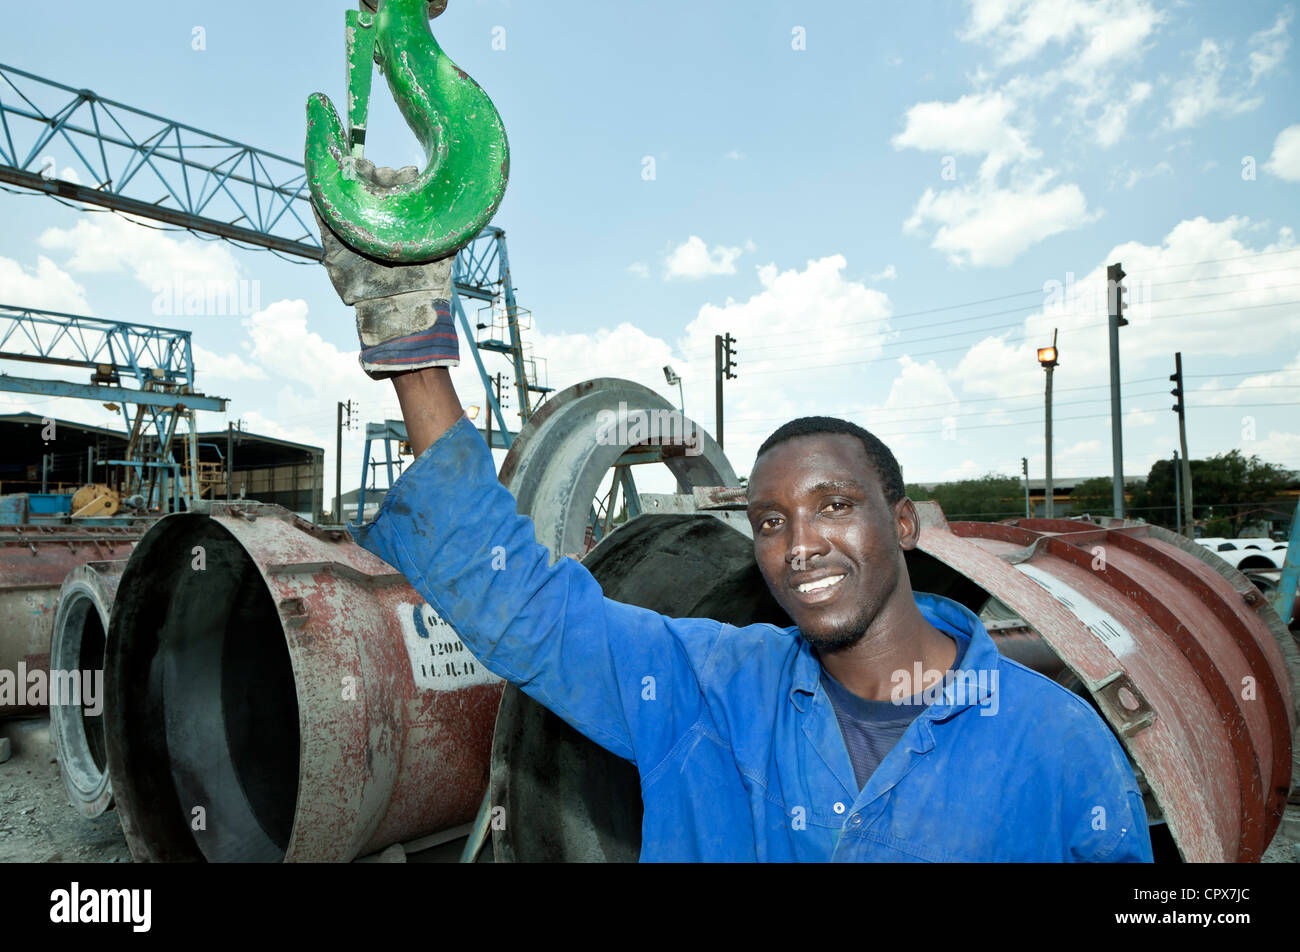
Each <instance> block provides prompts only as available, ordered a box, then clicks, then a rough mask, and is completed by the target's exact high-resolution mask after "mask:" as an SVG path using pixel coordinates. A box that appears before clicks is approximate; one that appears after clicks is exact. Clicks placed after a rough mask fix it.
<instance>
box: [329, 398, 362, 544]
mask: <svg viewBox="0 0 1300 952" xmlns="http://www.w3.org/2000/svg"><path fill="white" fill-rule="evenodd" d="M344 407H346V408H347V411H348V422H347V428H348V429H349V430H350V429H352V401H351V400H349V401H348V402H347V403H343V402H342V401H340V402H339V405H338V421H337V424H336V427H335V432H336V434H337V437H338V440H337V443H336V444H335V452H334V521H335V522H337V523H338V524H339V525H344V524H345V523H346V521H347V520H345V519H344V518H343V409H344ZM357 521H358V522H360V521H361V513H357Z"/></svg>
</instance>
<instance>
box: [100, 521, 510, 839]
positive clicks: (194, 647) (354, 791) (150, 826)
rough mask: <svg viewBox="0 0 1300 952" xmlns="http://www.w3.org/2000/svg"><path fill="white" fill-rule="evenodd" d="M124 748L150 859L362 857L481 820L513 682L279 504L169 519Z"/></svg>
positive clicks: (132, 822)
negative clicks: (504, 681) (506, 685)
mask: <svg viewBox="0 0 1300 952" xmlns="http://www.w3.org/2000/svg"><path fill="white" fill-rule="evenodd" d="M105 667H106V679H105V680H106V684H107V694H108V698H107V704H106V710H105V714H106V720H105V725H104V727H105V738H106V747H107V754H108V764H109V774H110V779H111V782H112V787H113V795H114V798H115V799H116V803H117V810H118V814H119V816H120V818H121V822H122V829H123V831H124V832H125V834H126V838H127V843H128V845H129V847H130V849H131V854H132V856H133V857H135V858H136V859H137V860H140V861H174V860H182V861H183V860H204V859H206V860H210V861H315V862H321V861H347V860H351V859H354V858H356V857H358V856H362V855H367V854H370V853H374V852H377V851H378V850H380V849H382V848H384V847H386V846H388V845H391V844H394V843H400V842H406V841H409V840H412V839H415V838H417V837H419V836H422V835H425V834H429V833H433V832H438V831H442V830H448V829H451V828H453V827H456V826H459V825H461V824H465V823H468V822H470V821H472V820H473V819H474V815H475V811H476V809H477V807H478V804H479V801H480V799H481V797H482V795H483V791H484V789H485V787H486V784H487V771H488V755H489V751H490V742H491V733H490V732H491V729H492V718H493V715H494V714H495V712H496V706H497V701H498V699H499V697H500V693H501V684H500V682H499V680H497V679H496V678H495V677H494V676H492V675H491V674H489V673H488V672H487V671H486V669H484V668H483V667H482V666H481V665H478V664H477V662H476V661H475V660H474V659H473V657H472V656H471V655H470V654H469V653H468V652H467V651H466V650H465V648H464V646H463V645H461V644H460V642H459V640H458V639H457V638H456V636H455V633H454V632H453V631H452V630H451V629H450V628H449V627H448V626H446V625H445V624H444V623H442V622H441V620H440V619H438V618H437V616H436V615H434V614H433V612H432V610H431V609H429V608H428V606H427V605H425V604H424V601H423V599H421V598H420V597H419V596H418V595H417V594H416V592H415V590H414V589H412V588H411V586H410V585H409V584H408V583H407V582H406V580H405V579H404V578H403V577H402V576H401V575H399V574H398V573H397V572H396V571H395V570H394V569H393V568H392V567H391V566H389V565H388V564H387V563H385V562H383V561H382V560H380V559H378V558H377V557H375V556H374V555H372V554H371V553H369V552H367V551H365V550H364V549H362V548H361V547H360V546H358V545H356V544H355V543H354V542H353V541H352V539H351V537H350V536H348V535H347V533H346V532H344V531H342V530H338V529H324V528H321V527H317V526H313V525H311V524H310V523H307V522H305V521H303V520H301V519H299V518H298V517H296V516H294V515H293V514H292V513H289V512H288V511H286V510H284V509H281V508H280V507H278V506H260V505H254V504H220V503H218V504H213V506H212V507H211V512H210V513H207V514H197V513H195V514H190V513H184V514H177V515H171V516H167V517H165V518H163V519H161V520H160V521H159V522H158V524H157V525H156V526H155V527H154V528H153V529H152V530H151V531H150V532H149V533H148V534H147V535H146V536H145V537H144V538H143V539H142V540H141V541H140V544H139V546H138V547H137V549H136V552H135V553H134V554H133V556H132V558H131V560H130V562H129V563H128V565H127V567H126V570H125V572H124V573H123V575H122V580H121V583H120V586H119V588H118V595H117V602H116V607H115V610H114V613H113V617H112V621H111V624H110V629H109V636H108V650H107V655H106V663H105Z"/></svg>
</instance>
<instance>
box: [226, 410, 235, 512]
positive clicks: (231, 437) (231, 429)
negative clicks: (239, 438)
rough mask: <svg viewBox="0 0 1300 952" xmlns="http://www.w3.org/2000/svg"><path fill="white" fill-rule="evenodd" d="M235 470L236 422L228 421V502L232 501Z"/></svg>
mask: <svg viewBox="0 0 1300 952" xmlns="http://www.w3.org/2000/svg"><path fill="white" fill-rule="evenodd" d="M234 471H235V424H234V423H232V422H231V421H229V420H227V421H226V502H230V496H231V493H232V489H231V486H232V483H233V480H234Z"/></svg>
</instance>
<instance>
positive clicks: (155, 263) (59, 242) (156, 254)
mask: <svg viewBox="0 0 1300 952" xmlns="http://www.w3.org/2000/svg"><path fill="white" fill-rule="evenodd" d="M37 242H38V244H40V246H41V247H42V248H45V249H47V250H50V251H63V252H67V253H68V254H69V257H68V259H67V261H66V262H65V264H64V267H66V268H67V269H68V270H69V271H72V272H76V273H82V274H105V273H111V272H120V271H126V272H129V273H130V274H131V275H132V276H133V277H134V278H135V279H136V280H137V281H139V282H140V283H141V284H143V285H145V286H146V287H148V288H151V289H155V290H156V289H157V288H158V287H171V286H173V285H175V284H177V283H178V282H205V283H206V282H221V283H224V284H230V285H233V284H234V283H235V282H237V281H238V280H239V264H238V263H237V262H236V260H235V257H234V255H233V254H231V252H230V249H229V248H227V247H226V246H225V245H224V244H223V243H222V242H219V241H212V242H206V241H200V240H199V239H197V238H188V237H187V238H177V237H175V236H174V235H172V234H170V233H167V232H162V231H157V230H156V229H155V228H149V227H144V226H142V225H139V224H136V223H134V222H131V221H128V220H126V219H125V218H122V217H121V216H118V215H96V216H92V217H86V218H82V219H80V220H79V221H77V223H76V224H75V225H73V226H72V227H71V228H47V229H46V230H45V231H44V232H42V233H41V236H40V237H39V238H38V239H37Z"/></svg>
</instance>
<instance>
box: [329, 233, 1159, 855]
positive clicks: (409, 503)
mask: <svg viewBox="0 0 1300 952" xmlns="http://www.w3.org/2000/svg"><path fill="white" fill-rule="evenodd" d="M322 232H323V238H324V243H325V247H326V267H327V268H328V270H329V272H330V276H331V279H332V280H333V281H334V284H335V287H336V288H337V289H338V290H339V292H340V294H341V295H342V297H343V300H344V301H345V303H348V304H354V303H355V304H356V305H357V309H358V325H359V328H360V331H361V339H362V352H361V363H362V366H363V367H364V368H365V370H366V372H367V373H368V374H370V375H371V376H372V377H376V378H384V377H390V378H391V379H392V381H393V385H394V387H395V389H396V391H397V396H398V400H399V401H400V403H401V407H402V414H403V417H404V418H405V421H406V427H407V434H408V436H409V439H410V442H411V446H412V449H413V451H414V453H415V454H416V460H415V462H414V463H413V464H412V465H411V466H410V467H409V468H408V469H407V470H406V472H405V473H404V474H403V475H402V476H401V478H400V479H399V480H398V481H397V483H396V485H395V486H394V487H393V488H392V489H391V490H390V491H389V493H388V494H387V496H386V497H385V499H384V504H383V507H382V509H381V510H380V513H379V515H378V517H377V518H376V519H375V521H374V522H373V523H371V524H370V525H369V526H366V527H364V528H362V529H359V530H354V534H355V536H356V538H357V540H358V541H359V542H360V544H361V545H363V546H364V547H365V548H367V549H368V550H370V551H371V552H373V553H375V554H376V555H378V556H380V557H381V558H383V559H384V560H385V561H387V562H388V563H389V564H391V565H393V566H395V567H396V568H397V569H398V570H400V571H401V572H402V573H403V574H404V575H405V576H406V577H407V579H408V580H409V581H410V583H411V584H412V585H413V586H414V587H415V589H416V590H417V591H418V592H419V593H420V594H421V595H422V596H423V597H424V598H425V599H426V600H427V601H428V602H429V604H430V605H431V606H432V607H433V608H434V610H435V611H437V613H438V614H439V615H440V616H442V618H443V619H445V620H446V621H447V622H449V623H450V624H451V625H452V626H453V627H454V628H455V629H456V631H457V632H458V633H459V635H460V636H461V638H462V639H463V641H464V642H465V644H466V645H467V646H468V647H469V648H470V650H471V651H472V652H473V653H474V655H475V656H476V657H477V658H478V659H479V660H480V661H481V662H482V663H483V664H484V665H485V666H486V667H488V668H489V669H491V670H492V671H493V672H495V673H496V674H498V675H500V676H501V677H503V678H505V679H507V680H509V681H511V682H513V683H515V684H517V685H519V686H520V688H521V689H522V690H523V691H524V692H525V693H526V694H528V695H529V696H531V697H533V698H534V699H536V700H537V701H539V702H540V703H542V704H544V705H545V706H546V707H548V708H549V709H550V710H552V711H554V712H555V713H556V714H557V715H559V716H560V717H562V718H564V720H566V721H568V722H569V723H570V724H572V725H573V726H574V727H575V728H577V729H578V730H579V731H581V732H582V733H583V734H585V735H586V736H587V737H589V738H591V739H592V740H594V741H595V742H596V743H598V744H600V745H602V746H603V747H605V748H607V749H608V750H610V751H612V752H614V753H615V754H617V755H619V756H621V757H624V758H626V759H628V760H630V761H632V762H633V763H634V764H635V765H636V767H637V770H638V771H639V773H640V777H641V791H642V798H643V801H644V805H645V813H644V819H643V827H642V854H641V858H642V859H643V860H647V861H650V860H708V861H717V860H725V861H744V860H750V861H752V860H764V861H766V860H776V861H789V860H810V861H825V860H837V861H861V860H890V861H990V860H1000V861H1094V862H1114V861H1138V862H1145V861H1150V860H1151V841H1150V837H1149V834H1148V830H1147V820H1146V813H1145V810H1144V808H1143V804H1142V797H1141V794H1140V793H1139V791H1138V787H1137V783H1136V780H1135V778H1134V775H1133V771H1132V769H1131V768H1130V766H1129V763H1128V760H1127V758H1126V757H1125V755H1124V752H1123V750H1122V749H1121V748H1120V745H1119V744H1118V743H1117V741H1116V740H1115V738H1114V736H1113V735H1112V734H1111V732H1110V730H1109V729H1108V728H1107V727H1106V725H1105V724H1104V723H1103V722H1102V720H1101V718H1100V717H1098V715H1097V714H1096V713H1095V712H1094V711H1093V710H1092V708H1091V707H1090V706H1089V705H1088V704H1087V703H1086V702H1085V701H1084V700H1083V699H1081V698H1079V697H1077V696H1076V695H1074V694H1072V693H1070V692H1069V691H1067V690H1065V689H1064V688H1062V687H1061V686H1059V685H1057V684H1056V683H1054V682H1052V681H1051V680H1049V679H1048V678H1045V677H1043V676H1042V675H1040V674H1037V673H1035V672H1033V671H1030V670H1029V669H1027V668H1025V667H1023V666H1021V665H1019V664H1017V663H1016V662H1014V661H1011V660H1009V659H1007V658H1003V657H1000V656H999V654H998V651H997V648H996V647H995V646H994V644H993V641H992V640H991V639H990V637H989V635H988V632H987V631H985V629H984V626H983V625H982V624H981V622H980V621H979V619H978V618H977V617H976V616H975V615H974V614H972V613H971V612H970V611H969V610H967V609H966V608H964V607H962V606H961V605H958V604H957V603H955V602H953V601H950V600H948V599H944V598H939V597H937V596H933V595H924V594H915V593H913V592H912V589H911V584H910V581H909V578H908V574H907V568H906V564H905V561H904V552H905V551H907V550H909V549H912V548H915V546H916V544H917V539H918V537H919V532H920V526H919V522H918V519H917V514H916V509H915V507H914V506H913V504H912V502H911V500H909V499H907V497H906V496H905V495H904V491H903V483H902V477H901V475H900V472H899V468H898V464H897V462H896V461H895V460H894V457H893V454H892V453H890V451H889V450H888V448H886V447H885V446H884V445H883V444H882V443H880V441H879V440H877V439H876V438H875V437H873V436H871V434H869V433H867V432H866V431H865V430H862V429H861V428H860V427H857V426H855V425H854V424H851V423H848V422H845V421H842V420H836V419H832V418H826V417H812V418H804V419H801V420H795V421H792V422H791V423H789V424H786V425H785V426H783V427H781V428H780V429H778V430H777V431H776V432H775V433H773V434H772V436H771V437H769V438H768V440H767V442H766V443H764V445H763V447H762V448H761V449H760V451H759V454H758V458H757V460H756V462H755V464H754V468H753V472H752V474H751V479H750V482H749V504H748V516H749V520H750V524H751V526H752V528H753V531H754V555H755V558H756V560H757V562H758V566H759V568H760V570H761V572H762V574H763V578H764V579H765V581H766V582H767V585H768V587H769V589H770V590H771V592H772V594H773V596H774V597H775V598H776V600H777V602H778V603H779V604H780V605H781V606H782V607H783V608H784V609H785V610H786V611H787V612H788V613H789V615H790V617H791V619H792V620H793V621H794V623H795V624H794V625H793V626H792V627H789V628H777V627H775V626H773V625H765V624H756V625H749V626H747V627H744V628H738V627H735V626H732V625H727V624H724V623H721V622H718V621H713V620H711V619H704V618H669V617H667V616H664V615H660V614H657V613H655V612H652V611H649V610H646V609H643V608H638V607H636V606H632V605H627V604H623V603H621V602H615V601H612V600H610V599H607V598H605V597H604V595H603V594H602V592H601V589H600V586H599V584H598V583H597V582H596V580H595V579H594V578H593V577H592V576H591V574H590V573H589V572H588V571H587V570H586V569H585V568H584V567H583V566H582V565H581V563H579V562H577V561H576V560H574V559H570V558H561V559H559V560H558V561H557V562H556V563H555V564H553V565H552V564H551V560H550V555H549V553H548V551H547V550H546V548H545V547H543V546H541V545H540V544H539V543H538V542H537V540H536V538H535V536H534V532H533V525H532V522H531V521H530V520H529V519H528V518H526V517H523V516H520V515H518V514H517V512H516V511H515V501H514V499H513V497H511V495H510V493H509V492H508V491H507V490H506V489H505V488H503V487H502V486H501V484H500V483H499V482H498V481H497V477H496V472H495V467H494V465H493V460H492V455H491V453H490V452H489V450H488V448H487V446H486V444H485V443H484V441H483V438H482V437H481V436H480V435H479V433H478V432H477V431H476V430H475V428H474V427H473V425H472V424H471V423H470V422H469V421H468V420H467V419H466V417H465V414H464V411H463V409H462V407H461V405H460V402H459V400H458V398H457V396H456V392H455V390H454V388H453V387H452V384H451V377H450V374H449V372H448V369H447V368H448V367H450V366H455V365H456V364H457V362H458V358H459V350H458V341H457V337H456V332H455V328H454V325H453V324H452V321H451V314H450V304H449V300H450V297H451V262H452V258H450V257H448V258H444V259H439V261H436V262H432V263H430V264H426V265H420V266H406V267H403V266H390V265H385V264H381V263H378V262H374V261H370V260H369V259H366V258H362V257H360V256H358V255H355V254H353V253H352V252H351V251H350V250H349V249H347V248H346V247H345V246H343V245H342V244H341V243H340V242H339V241H338V239H337V238H336V237H335V236H334V235H333V234H332V233H331V232H330V231H329V230H328V228H322ZM417 325H418V326H417ZM595 438H596V435H595V434H594V433H593V439H595ZM647 679H652V681H647ZM647 683H653V684H654V686H655V690H654V691H652V692H647V691H646V690H645V685H646V684H647Z"/></svg>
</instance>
